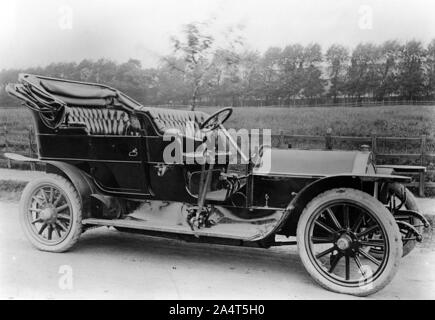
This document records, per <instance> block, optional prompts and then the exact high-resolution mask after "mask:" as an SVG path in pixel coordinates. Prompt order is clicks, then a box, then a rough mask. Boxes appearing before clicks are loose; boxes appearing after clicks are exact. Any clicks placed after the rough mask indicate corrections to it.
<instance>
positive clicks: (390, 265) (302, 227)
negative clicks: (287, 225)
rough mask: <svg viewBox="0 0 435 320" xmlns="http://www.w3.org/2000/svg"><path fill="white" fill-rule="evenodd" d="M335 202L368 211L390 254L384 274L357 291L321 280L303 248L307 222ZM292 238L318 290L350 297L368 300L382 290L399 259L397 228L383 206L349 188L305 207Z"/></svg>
mask: <svg viewBox="0 0 435 320" xmlns="http://www.w3.org/2000/svg"><path fill="white" fill-rule="evenodd" d="M337 200H348V201H349V200H350V201H352V202H356V203H358V204H359V205H360V206H362V207H364V208H366V209H368V210H369V211H370V213H372V214H374V215H376V217H377V218H378V220H379V222H380V223H382V225H383V226H384V228H385V232H386V233H387V237H388V241H389V247H390V253H389V257H388V261H387V264H386V266H385V268H384V271H383V272H382V273H381V274H380V275H379V276H378V277H377V279H375V280H374V281H372V282H370V283H366V284H364V285H361V286H357V287H346V286H342V285H340V284H337V283H334V282H332V281H331V280H329V279H327V278H325V277H324V276H323V275H322V273H320V272H319V271H318V270H317V269H316V267H315V266H314V265H313V262H311V259H310V257H309V253H308V251H307V248H306V244H305V233H306V232H307V230H306V229H307V228H308V227H309V224H308V222H309V221H310V218H311V217H312V216H313V214H314V213H315V212H316V210H317V209H318V208H319V207H320V206H322V205H323V204H324V203H326V202H330V201H337ZM296 238H297V243H298V251H299V257H300V259H301V260H302V263H303V265H304V266H305V269H306V270H307V271H308V273H309V274H310V275H311V276H312V277H313V279H314V280H315V281H316V282H317V283H318V284H320V285H321V286H322V287H324V288H326V289H328V290H330V291H334V292H338V293H343V294H350V295H355V296H368V295H370V294H373V293H375V292H377V291H379V290H381V289H382V288H384V287H385V286H386V285H387V284H388V283H389V282H390V281H391V280H392V279H393V277H394V275H395V274H396V272H397V269H398V267H399V264H400V260H401V257H402V242H401V235H400V231H399V227H398V226H397V224H396V221H395V220H394V218H393V216H392V215H391V214H390V212H389V211H388V210H387V209H386V208H385V207H384V205H383V204H382V203H381V202H379V201H378V200H377V199H375V198H373V197H372V196H370V195H369V194H367V193H365V192H362V191H359V190H356V189H349V188H339V189H332V190H329V191H326V192H324V193H322V194H320V195H318V196H317V197H315V198H314V199H313V200H311V202H310V203H308V205H307V206H306V207H305V209H304V211H303V212H302V214H301V216H300V218H299V221H298V226H297V232H296Z"/></svg>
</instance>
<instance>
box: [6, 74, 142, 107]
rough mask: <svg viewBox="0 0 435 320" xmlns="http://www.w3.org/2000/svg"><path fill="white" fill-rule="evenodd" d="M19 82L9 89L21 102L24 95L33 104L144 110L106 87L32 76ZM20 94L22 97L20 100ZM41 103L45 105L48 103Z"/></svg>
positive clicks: (135, 102) (23, 76)
mask: <svg viewBox="0 0 435 320" xmlns="http://www.w3.org/2000/svg"><path fill="white" fill-rule="evenodd" d="M18 79H19V82H20V84H17V85H10V86H8V88H7V91H8V92H9V93H10V94H12V95H14V96H17V97H18V98H20V99H22V98H23V95H24V96H27V98H30V100H34V99H36V100H40V99H38V98H40V97H44V98H45V99H47V98H51V99H52V100H55V101H57V102H58V103H60V104H62V103H63V104H65V105H77V106H93V107H98V106H101V107H103V106H107V105H109V104H115V105H119V106H124V107H126V108H128V109H136V108H138V107H140V106H141V104H140V103H139V102H137V101H135V100H134V99H132V98H130V97H128V96H127V95H125V94H124V93H122V92H120V91H118V90H116V89H114V88H111V87H109V86H105V85H102V84H97V83H88V82H79V81H72V80H65V79H57V78H50V77H44V76H38V75H32V74H20V75H19V77H18ZM17 91H18V92H17ZM17 93H20V96H18V94H17ZM31 98H34V99H31ZM26 102H27V101H26ZM40 102H41V103H44V102H45V101H40Z"/></svg>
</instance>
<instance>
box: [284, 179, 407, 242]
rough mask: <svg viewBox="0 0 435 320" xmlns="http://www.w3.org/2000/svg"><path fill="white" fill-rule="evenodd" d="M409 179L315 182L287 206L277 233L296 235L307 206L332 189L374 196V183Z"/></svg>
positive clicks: (323, 180) (326, 180) (321, 180)
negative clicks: (362, 192) (286, 214)
mask: <svg viewBox="0 0 435 320" xmlns="http://www.w3.org/2000/svg"><path fill="white" fill-rule="evenodd" d="M409 181H410V178H408V177H403V176H392V175H337V176H330V177H325V178H322V179H319V180H316V181H314V182H312V183H310V184H309V185H307V186H306V187H305V188H303V189H302V190H301V191H300V192H299V193H298V194H297V195H296V197H294V198H293V199H292V201H291V202H290V204H289V205H288V206H287V209H286V210H287V211H288V213H289V214H288V217H287V219H286V220H285V221H284V222H283V223H282V226H280V228H279V231H278V232H277V233H279V234H284V235H286V236H294V235H296V227H297V224H298V221H299V217H300V216H301V214H302V211H303V210H304V208H305V207H306V206H307V204H308V203H309V202H310V201H311V200H312V199H314V198H315V197H317V196H318V195H319V194H321V193H323V192H325V191H327V190H330V189H334V188H353V189H358V190H361V191H364V192H366V193H368V194H370V195H371V196H373V194H374V186H375V182H378V183H384V182H401V183H403V182H409Z"/></svg>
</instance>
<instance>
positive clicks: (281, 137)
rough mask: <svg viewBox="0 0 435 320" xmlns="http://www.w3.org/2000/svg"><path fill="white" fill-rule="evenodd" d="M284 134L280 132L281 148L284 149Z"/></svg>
mask: <svg viewBox="0 0 435 320" xmlns="http://www.w3.org/2000/svg"><path fill="white" fill-rule="evenodd" d="M284 145H285V144H284V132H283V131H280V132H279V148H284Z"/></svg>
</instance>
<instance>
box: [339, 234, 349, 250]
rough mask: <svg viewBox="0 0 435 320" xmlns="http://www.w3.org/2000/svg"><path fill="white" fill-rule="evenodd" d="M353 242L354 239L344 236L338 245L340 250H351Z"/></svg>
mask: <svg viewBox="0 0 435 320" xmlns="http://www.w3.org/2000/svg"><path fill="white" fill-rule="evenodd" d="M352 242H353V241H352V238H351V237H350V236H349V235H347V234H343V235H341V236H340V238H338V240H337V242H336V245H337V247H338V249H340V250H347V249H349V248H350V246H351V244H352Z"/></svg>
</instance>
